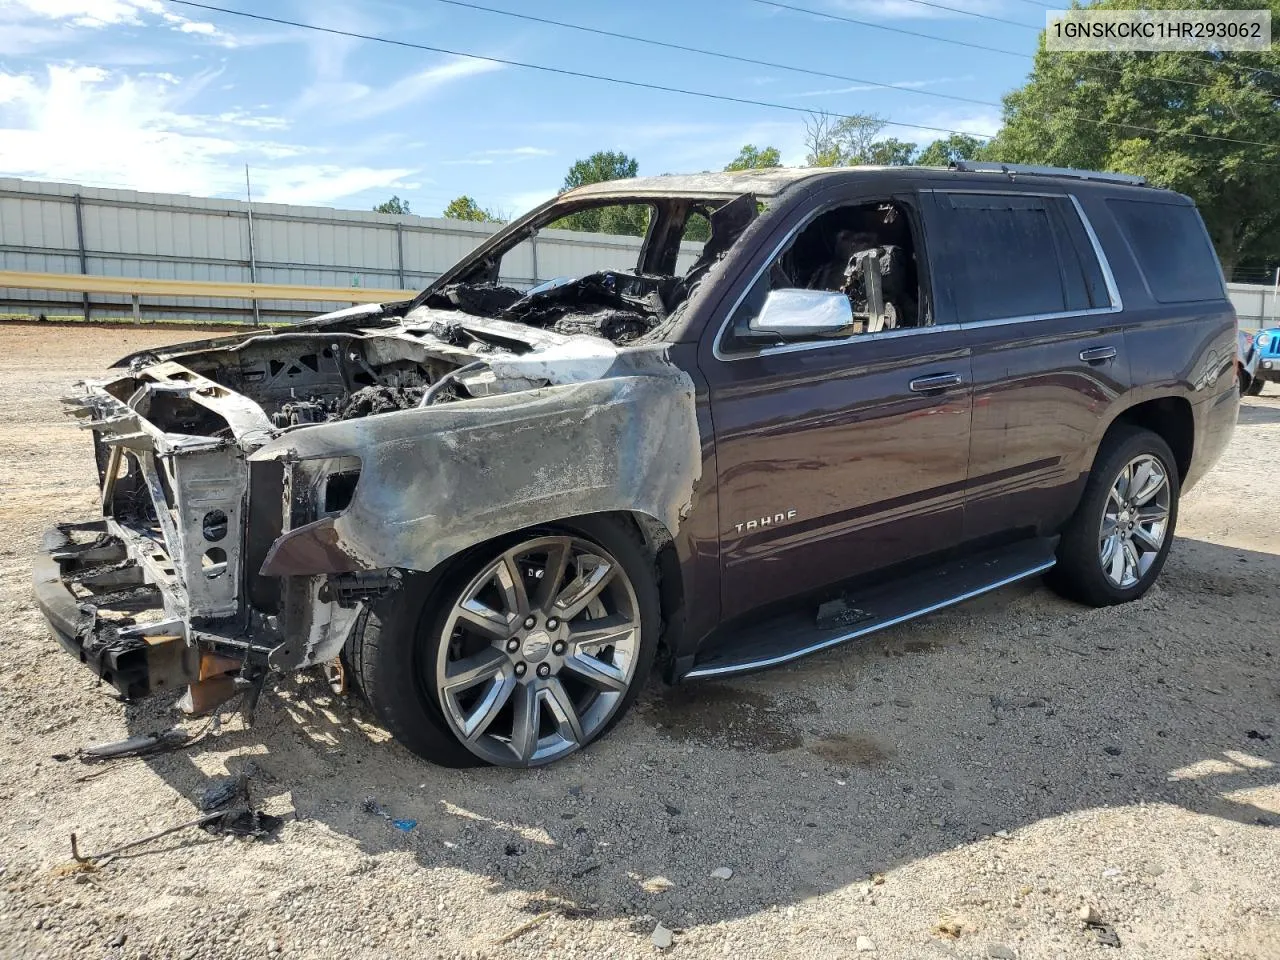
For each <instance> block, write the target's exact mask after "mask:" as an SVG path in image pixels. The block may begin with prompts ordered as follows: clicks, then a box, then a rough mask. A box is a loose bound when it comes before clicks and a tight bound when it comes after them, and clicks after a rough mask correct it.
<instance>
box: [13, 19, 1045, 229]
mask: <svg viewBox="0 0 1280 960" xmlns="http://www.w3.org/2000/svg"><path fill="white" fill-rule="evenodd" d="M211 2H213V3H215V4H216V5H218V6H222V7H225V8H228V9H238V10H243V11H249V12H253V13H257V14H263V15H267V16H273V17H277V18H282V19H287V20H294V21H299V22H305V23H309V24H315V25H321V26H326V27H331V28H336V29H340V30H347V31H353V32H357V33H364V34H371V35H375V36H381V37H390V38H395V39H398V40H403V41H408V42H412V43H418V44H426V45H429V46H433V47H441V48H445V49H448V50H452V51H455V52H457V53H462V54H472V55H476V56H480V57H495V58H500V59H503V60H515V61H523V62H526V63H532V64H541V65H545V66H550V67H556V68H562V69H570V70H577V71H581V72H587V73H595V74H599V75H604V76H609V77H616V78H620V79H625V80H632V81H639V82H642V83H654V84H660V85H664V86H675V87H680V88H684V89H687V90H697V91H703V92H708V93H716V94H722V95H726V96H730V97H738V98H744V99H750V100H761V101H768V102H770V103H775V104H780V105H782V106H785V107H787V108H789V109H787V110H783V109H776V108H771V107H766V106H755V105H748V104H740V103H726V102H719V101H711V100H704V99H699V98H695V97H690V96H684V95H679V94H676V93H669V92H663V91H657V90H647V89H637V88H632V87H626V86H620V85H617V84H613V83H608V82H603V81H599V80H588V79H582V78H578V77H570V76H563V75H557V74H553V73H546V72H540V71H535V70H530V69H527V68H523V67H519V66H513V65H507V64H502V63H496V62H493V61H491V60H483V59H471V58H467V57H463V56H451V55H446V54H441V53H436V52H428V51H423V50H418V49H407V48H403V47H396V46H389V45H386V44H381V43H376V42H371V41H368V40H361V39H354V38H349V37H341V36H335V35H332V34H325V33H320V32H316V31H313V30H306V29H300V28H297V27H291V26H285V25H280V24H273V23H265V22H260V21H255V20H251V19H245V18H242V17H237V16H233V15H228V14H226V13H221V12H212V11H208V10H200V9H195V8H192V7H189V6H184V5H181V4H178V3H174V2H172V0H0V176H16V177H24V178H29V179H38V180H57V181H65V182H72V183H79V184H84V185H88V186H106V187H123V188H129V189H136V190H144V191H152V192H164V193H182V194H190V195H193V196H214V197H237V198H243V197H244V192H245V182H244V181H245V165H246V164H247V165H248V166H249V169H250V178H251V181H252V188H253V198H254V199H255V200H261V201H267V202H279V203H296V204H318V205H324V206H335V207H344V208H354V209H368V208H370V207H371V206H372V205H373V204H375V203H378V202H380V201H382V200H385V199H387V198H389V197H390V196H392V195H393V194H394V195H397V196H400V197H401V198H403V199H405V200H407V201H408V202H409V203H410V205H411V207H412V210H413V212H414V213H418V214H423V215H426V216H437V215H439V213H440V211H441V210H442V209H443V208H444V206H445V205H446V204H447V203H448V202H449V201H450V200H451V199H453V198H454V197H457V196H459V195H461V194H467V195H470V196H472V197H474V198H475V200H476V201H477V202H478V203H480V204H481V205H482V206H485V207H488V208H490V209H493V210H495V211H497V212H500V213H503V214H507V215H513V214H518V213H522V212H523V211H524V210H526V209H528V208H529V207H531V206H533V205H534V204H535V203H538V202H540V201H542V200H544V199H546V198H547V197H549V196H551V195H553V194H554V193H556V192H557V191H558V190H559V189H560V188H561V186H562V184H563V181H564V177H565V174H566V172H567V171H568V169H569V167H570V165H571V164H572V163H573V162H574V161H575V160H577V159H579V158H582V157H586V156H588V155H589V154H591V153H592V152H594V151H596V150H621V151H624V152H625V153H627V154H629V155H631V156H633V157H635V158H636V159H637V160H638V161H639V165H640V173H641V174H642V175H643V174H659V173H686V172H694V171H700V170H718V169H721V168H723V166H724V165H725V164H726V163H728V162H729V161H730V160H731V159H732V158H733V157H734V156H735V155H736V154H737V152H738V149H739V148H740V147H741V146H742V145H743V144H747V143H753V144H757V145H759V146H762V147H763V146H776V147H777V148H778V149H779V150H781V152H782V158H783V163H785V164H788V165H798V164H800V163H802V162H803V158H804V152H805V151H804V145H803V142H804V116H805V114H804V112H803V111H808V110H815V111H816V110H823V111H828V112H831V113H836V114H841V113H843V114H851V113H858V114H868V113H870V114H876V115H878V116H880V117H883V118H886V119H889V120H895V121H899V122H900V123H903V124H916V125H919V126H923V127H940V128H947V129H951V130H959V131H964V132H968V133H973V134H988V135H989V134H992V133H994V132H995V131H996V130H997V129H998V128H999V124H1000V109H999V106H998V105H999V102H1000V98H1001V96H1002V95H1003V94H1005V93H1007V92H1008V91H1009V90H1011V89H1013V88H1015V87H1017V86H1019V85H1020V84H1022V83H1023V82H1024V81H1025V80H1026V76H1027V73H1028V71H1029V70H1030V68H1031V61H1030V59H1029V58H1028V57H1029V55H1030V54H1032V53H1034V51H1035V46H1036V41H1037V32H1036V31H1037V29H1040V28H1043V25H1044V12H1045V10H1044V6H1043V5H1039V4H1037V3H1036V2H1034V0H931V2H936V3H940V4H942V5H944V6H950V7H957V8H962V9H964V10H966V11H969V12H971V13H977V14H982V15H984V16H985V17H997V18H1003V19H1006V20H1012V21H1017V22H1018V23H1021V24H1026V25H1027V27H1022V28H1020V27H1016V26H1011V25H1008V24H1004V23H999V22H995V21H993V20H990V19H983V18H980V17H976V16H965V15H962V14H959V13H954V12H951V11H947V10H940V9H937V8H936V7H932V6H928V5H926V4H925V3H922V2H917V0H790V2H791V3H793V4H795V5H799V6H803V7H807V8H810V9H814V10H824V11H828V12H831V13H836V14H840V15H845V16H850V17H855V18H858V19H861V20H866V21H870V22H872V23H878V24H883V25H886V26H892V27H896V28H898V29H903V30H912V31H916V32H918V33H926V34H935V35H940V36H944V37H948V38H952V39H957V40H965V41H968V42H971V43H977V44H981V45H984V46H988V47H997V48H1000V49H1003V50H1006V51H1013V52H1015V53H1019V52H1020V53H1021V54H1023V56H1006V55H1002V54H995V53H989V52H985V51H981V50H974V49H969V48H965V47H961V46H955V45H951V44H946V43H940V42H937V41H934V40H927V39H921V38H917V37H910V36H903V35H900V34H895V33H890V32H886V31H884V30H877V29H874V28H871V27H866V26H860V25H855V24H849V23H841V22H833V21H830V20H823V19H819V18H817V17H814V16H812V15H809V14H806V13H798V12H794V11H790V10H782V9H778V8H773V7H768V6H765V5H763V4H760V3H758V2H756V0H644V2H642V3H637V2H632V0H628V2H625V3H623V2H617V0H536V2H535V0H475V2H477V3H480V4H481V5H483V6H488V7H492V8H497V9H502V10H507V11H514V12H519V13H524V14H529V15H534V16H540V17H544V18H551V19H556V20H561V21H565V22H570V23H575V24H580V25H583V26H589V27H593V28H596V29H601V30H608V31H612V32H615V33H626V34H632V35H636V36H641V37H647V38H653V39H660V40H664V41H667V42H672V43H679V44H683V45H687V46H693V47H699V48H701V49H704V50H713V51H718V52H722V53H730V54H733V55H735V56H740V57H749V58H752V59H757V60H766V61H770V62H771V63H773V64H781V65H786V66H793V67H801V68H804V69H807V70H814V71H819V72H823V73H830V74H838V75H840V76H841V77H847V78H852V79H851V80H845V79H833V78H831V77H819V76H811V75H806V74H803V73H797V72H793V71H788V70H783V69H777V68H775V67H765V66H757V65H754V64H745V63H738V62H731V61H727V60H723V59H718V58H714V57H708V56H703V55H697V54H692V53H687V52H683V51H676V50H670V49H664V48H659V47H653V46H649V45H642V44H636V43H633V42H628V41H624V40H620V39H613V38H606V37H600V36H593V35H588V34H585V33H582V32H579V31H575V30H567V29H564V28H562V27H556V26H551V25H545V24H538V23H530V22H527V21H522V20H518V19H512V18H509V17H504V16H500V15H497V14H494V13H489V12H483V11H478V10H472V9H464V8H460V7H457V6H455V5H451V4H447V3H444V2H441V0H346V2H338V0H211ZM866 80H872V81H876V82H877V83H882V84H889V85H891V86H890V88H889V89H885V88H878V87H874V86H869V85H868V84H866V83H864V82H862V81H866ZM936 94H946V95H948V96H950V97H961V98H965V99H964V100H954V99H945V98H943V97H939V96H936ZM968 101H979V102H977V103H973V102H968ZM797 111H800V112H797ZM882 135H883V136H895V137H898V138H900V139H903V140H913V141H918V142H921V143H927V142H929V141H930V140H932V139H934V138H935V137H937V136H943V135H944V134H942V133H938V132H936V131H930V130H924V129H919V128H918V127H910V126H894V125H890V126H889V127H887V128H886V129H885V131H884V133H883V134H882Z"/></svg>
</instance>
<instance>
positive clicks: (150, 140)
mask: <svg viewBox="0 0 1280 960" xmlns="http://www.w3.org/2000/svg"><path fill="white" fill-rule="evenodd" d="M207 79H208V78H207V77H204V78H201V77H196V78H194V79H193V80H191V81H188V82H187V83H185V84H183V85H182V86H181V87H179V88H177V89H175V88H174V86H173V85H172V84H170V83H168V82H166V81H165V80H162V79H160V78H158V77H153V76H143V75H138V76H129V75H116V74H109V73H108V72H107V71H105V70H102V69H101V68H100V67H93V66H51V67H49V68H48V69H47V74H46V75H45V76H44V77H39V76H32V75H27V74H13V73H8V72H6V71H4V70H3V69H0V170H4V171H5V172H6V173H7V174H10V175H13V176H19V177H31V178H36V179H48V180H67V181H71V182H78V183H87V184H102V185H107V186H119V187H128V188H133V189H138V190H147V191H158V192H166V193H187V194H194V195H197V196H219V195H223V196H227V195H229V196H239V195H241V194H242V193H243V189H244V164H245V163H248V164H250V165H251V167H252V168H253V179H254V184H255V187H254V192H255V196H257V197H259V198H261V199H262V200H264V201H277V202H283V203H332V202H334V201H337V200H339V199H341V198H342V197H346V196H349V195H351V194H354V193H359V192H360V191H362V190H368V189H373V188H384V187H395V186H397V185H398V184H399V183H400V181H401V178H402V177H405V176H407V175H409V174H412V173H414V172H415V171H414V170H413V169H412V168H409V167H404V166H396V167H384V166H376V165H373V164H369V163H367V162H365V161H364V160H363V159H362V158H361V156H359V155H358V154H353V153H330V152H324V151H318V150H314V149H310V148H307V147H304V146H299V145H295V144H288V143H279V142H277V141H274V140H268V139H257V138H256V135H258V134H261V133H262V132H264V131H266V132H277V131H279V130H281V129H283V128H284V127H285V126H287V124H286V123H285V121H283V120H282V119H280V118H278V117H271V116H266V115H257V114H252V113H247V112H241V111H235V110H226V111H223V112H221V113H219V114H217V115H212V116H202V115H199V114H192V113H189V112H187V111H186V110H185V108H186V106H187V100H188V98H189V97H190V96H191V91H192V90H198V89H199V88H200V86H202V82H204V81H207ZM75 144H92V145H93V149H92V150H87V149H76V148H75V146H74V145H75ZM68 145H71V147H69V146H68Z"/></svg>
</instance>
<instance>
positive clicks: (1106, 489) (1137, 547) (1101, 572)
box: [1048, 425, 1180, 607]
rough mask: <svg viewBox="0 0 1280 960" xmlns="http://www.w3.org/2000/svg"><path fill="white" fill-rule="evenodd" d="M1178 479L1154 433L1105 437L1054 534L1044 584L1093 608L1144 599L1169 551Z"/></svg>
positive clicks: (1121, 430) (1124, 429) (1124, 431)
mask: <svg viewBox="0 0 1280 960" xmlns="http://www.w3.org/2000/svg"><path fill="white" fill-rule="evenodd" d="M1179 479H1180V478H1179V475H1178V467H1177V463H1176V461H1175V460H1174V457H1173V452H1172V451H1171V450H1170V449H1169V445H1168V444H1167V443H1165V441H1164V440H1163V439H1162V438H1161V437H1159V436H1158V435H1157V434H1155V433H1152V432H1151V431H1150V430H1144V429H1141V428H1139V427H1133V426H1127V425H1122V426H1119V427H1117V428H1115V429H1113V430H1112V431H1111V432H1110V433H1108V435H1107V437H1106V439H1105V440H1104V441H1103V443H1102V446H1101V447H1100V448H1099V450H1098V456H1097V459H1096V460H1095V462H1094V467H1093V470H1092V471H1091V472H1090V474H1089V479H1088V481H1087V483H1086V484H1085V490H1084V495H1083V496H1082V497H1081V499H1080V504H1079V506H1078V507H1077V508H1076V512H1075V514H1074V515H1073V516H1072V518H1071V520H1070V521H1068V523H1067V527H1066V529H1065V530H1064V531H1063V533H1062V539H1061V541H1060V542H1059V544H1058V562H1057V565H1056V566H1055V567H1054V568H1053V570H1051V571H1050V574H1049V577H1048V580H1049V583H1050V585H1051V586H1052V587H1053V588H1054V589H1055V590H1057V591H1058V592H1059V593H1061V594H1063V595H1064V596H1066V597H1069V598H1070V599H1072V600H1078V601H1080V602H1081V603H1087V604H1089V605H1090V606H1095V607H1103V606H1110V605H1111V604H1116V603H1126V602H1128V601H1130V600H1136V599H1138V598H1139V597H1141V596H1142V595H1143V594H1144V593H1146V592H1147V591H1148V590H1149V589H1150V588H1151V585H1152V584H1153V583H1155V581H1156V578H1157V577H1158V576H1159V575H1160V570H1161V569H1162V568H1163V567H1164V563H1165V560H1166V558H1167V557H1168V555H1169V549H1170V547H1171V546H1172V545H1173V532H1174V527H1175V525H1176V523H1177V519H1178V496H1179V492H1180V483H1179Z"/></svg>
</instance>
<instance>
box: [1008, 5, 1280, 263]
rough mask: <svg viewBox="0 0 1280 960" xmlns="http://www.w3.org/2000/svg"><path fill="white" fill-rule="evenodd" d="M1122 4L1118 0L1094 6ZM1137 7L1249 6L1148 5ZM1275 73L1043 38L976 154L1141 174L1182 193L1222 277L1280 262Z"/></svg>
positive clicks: (1266, 64)
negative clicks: (1246, 265) (1027, 74)
mask: <svg viewBox="0 0 1280 960" xmlns="http://www.w3.org/2000/svg"><path fill="white" fill-rule="evenodd" d="M1128 6H1131V4H1129V3H1127V2H1121V0H1101V2H1098V3H1095V4H1093V8H1094V9H1122V8H1125V7H1128ZM1146 6H1149V7H1153V8H1173V7H1177V8H1198V9H1221V8H1223V7H1232V8H1241V9H1244V8H1249V7H1254V6H1257V5H1256V4H1254V3H1252V2H1250V3H1245V2H1244V0H1227V2H1208V0H1190V2H1184V0H1178V2H1177V3H1174V2H1173V0H1153V2H1150V3H1147V4H1146ZM1269 6H1270V7H1271V10H1272V18H1273V20H1277V19H1280V0H1269ZM1104 70H1106V71H1114V72H1103V71H1104ZM1278 70H1280V55H1278V54H1277V53H1276V50H1275V48H1274V47H1273V48H1272V49H1271V50H1268V51H1265V52H1248V53H1195V54H1187V53H1049V52H1047V51H1046V50H1045V48H1044V38H1043V36H1042V37H1041V41H1040V50H1039V52H1038V53H1037V54H1036V60H1035V66H1034V68H1033V70H1032V74H1031V79H1030V81H1029V82H1028V83H1027V84H1026V86H1024V87H1022V88H1021V89H1019V90H1015V91H1014V92H1013V93H1010V94H1009V95H1008V96H1006V97H1005V100H1004V126H1003V128H1002V129H1001V131H1000V133H999V135H998V136H997V137H996V138H995V140H994V141H993V142H992V143H991V144H990V146H989V147H988V148H987V150H985V151H984V153H986V154H987V156H988V157H990V158H991V159H998V160H1003V161H1006V162H1009V163H1037V164H1049V165H1052V166H1061V167H1083V168H1086V169H1093V170H1117V171H1123V172H1127V173H1136V174H1141V175H1143V176H1145V177H1146V178H1147V179H1148V180H1149V181H1151V182H1152V183H1154V184H1156V185H1158V186H1162V187H1169V188H1171V189H1174V190H1177V191H1179V192H1181V193H1185V194H1187V195H1189V196H1190V197H1192V199H1194V200H1195V201H1196V203H1197V204H1198V206H1199V207H1200V212H1201V215H1202V216H1203V217H1204V220H1205V225H1206V226H1207V227H1208V229H1209V236H1210V237H1211V238H1212V239H1213V244H1214V246H1215V247H1216V249H1217V251H1218V257H1219V259H1220V260H1221V261H1222V268H1223V271H1224V272H1225V273H1226V275H1227V277H1228V278H1230V276H1231V274H1232V271H1233V270H1234V269H1235V267H1236V266H1237V265H1238V264H1240V263H1241V262H1243V261H1250V262H1253V261H1274V260H1275V259H1277V258H1280V176H1277V172H1280V171H1278V170H1277V168H1278V167H1280V147H1278V146H1275V145H1276V144H1280V110H1277V108H1276V104H1277V102H1280V72H1276V71H1278ZM1099 121H1104V122H1099ZM1186 134H1198V135H1201V136H1205V137H1219V138H1224V139H1220V140H1207V139H1195V138H1192V137H1188V136H1186ZM1227 141H1253V143H1240V142H1227ZM1258 144H1262V146H1259V145H1258Z"/></svg>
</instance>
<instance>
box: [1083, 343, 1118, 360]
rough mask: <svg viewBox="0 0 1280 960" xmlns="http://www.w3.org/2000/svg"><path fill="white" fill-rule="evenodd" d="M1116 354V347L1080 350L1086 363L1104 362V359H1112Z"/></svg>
mask: <svg viewBox="0 0 1280 960" xmlns="http://www.w3.org/2000/svg"><path fill="white" fill-rule="evenodd" d="M1115 355H1116V348H1115V347H1090V348H1089V349H1088V350H1081V351H1080V359H1081V360H1083V361H1084V362H1085V363H1102V361H1104V360H1110V359H1112V358H1113V357H1114V356H1115Z"/></svg>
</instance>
